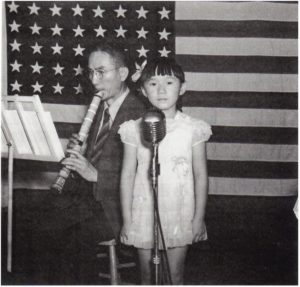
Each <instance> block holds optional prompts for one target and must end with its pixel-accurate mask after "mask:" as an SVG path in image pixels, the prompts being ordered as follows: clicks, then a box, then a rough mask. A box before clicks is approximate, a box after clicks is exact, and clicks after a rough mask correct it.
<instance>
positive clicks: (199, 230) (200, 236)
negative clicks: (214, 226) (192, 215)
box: [192, 219, 206, 243]
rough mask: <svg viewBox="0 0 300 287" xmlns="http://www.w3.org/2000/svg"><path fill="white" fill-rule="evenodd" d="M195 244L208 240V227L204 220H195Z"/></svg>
mask: <svg viewBox="0 0 300 287" xmlns="http://www.w3.org/2000/svg"><path fill="white" fill-rule="evenodd" d="M192 226H193V235H194V238H193V243H196V242H199V241H201V240H205V239H206V227H205V223H204V220H195V219H194V220H193V223H192Z"/></svg>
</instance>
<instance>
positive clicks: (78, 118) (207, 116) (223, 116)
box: [45, 104, 298, 127]
mask: <svg viewBox="0 0 300 287" xmlns="http://www.w3.org/2000/svg"><path fill="white" fill-rule="evenodd" d="M45 110H47V111H50V112H51V115H52V118H53V121H54V122H64V123H77V124H78V123H80V124H81V123H82V121H83V118H84V116H85V112H86V106H79V105H78V106H77V105H76V106H75V105H71V106H66V107H63V106H60V105H55V104H48V105H47V107H46V109H45ZM183 111H184V112H186V113H188V114H190V115H192V116H195V117H196V118H201V117H203V119H204V120H206V121H208V122H209V123H210V124H212V125H229V126H245V127H246V126H264V127H276V126H278V127H297V124H298V116H297V114H298V113H297V110H271V109H230V108H213V109H211V108H201V107H183ZM72 112H74V113H72ZM75 112H76V113H75Z"/></svg>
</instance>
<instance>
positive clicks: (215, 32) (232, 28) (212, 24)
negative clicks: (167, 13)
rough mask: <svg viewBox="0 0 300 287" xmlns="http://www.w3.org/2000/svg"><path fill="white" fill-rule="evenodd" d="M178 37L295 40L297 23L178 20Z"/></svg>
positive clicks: (176, 26)
mask: <svg viewBox="0 0 300 287" xmlns="http://www.w3.org/2000/svg"><path fill="white" fill-rule="evenodd" d="M175 31H176V35H177V36H178V37H180V36H187V35H188V36H189V37H237V38H249V37H253V38H254V37H255V38H281V39H285V38H287V39H297V37H298V24H297V22H271V21H217V20H215V21H210V20H197V21H193V20H178V21H176V22H175Z"/></svg>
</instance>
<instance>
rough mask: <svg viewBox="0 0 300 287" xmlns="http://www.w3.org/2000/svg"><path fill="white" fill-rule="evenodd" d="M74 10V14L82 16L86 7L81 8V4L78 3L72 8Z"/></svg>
mask: <svg viewBox="0 0 300 287" xmlns="http://www.w3.org/2000/svg"><path fill="white" fill-rule="evenodd" d="M72 10H73V11H74V14H73V16H76V15H78V16H82V12H83V10H84V8H80V6H79V4H77V5H76V7H75V8H72Z"/></svg>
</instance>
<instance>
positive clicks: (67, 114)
mask: <svg viewBox="0 0 300 287" xmlns="http://www.w3.org/2000/svg"><path fill="white" fill-rule="evenodd" d="M43 107H44V110H45V111H49V112H51V116H52V119H53V121H54V122H66V123H82V121H83V119H84V116H85V114H86V111H87V108H88V107H87V106H86V105H63V104H43Z"/></svg>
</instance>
